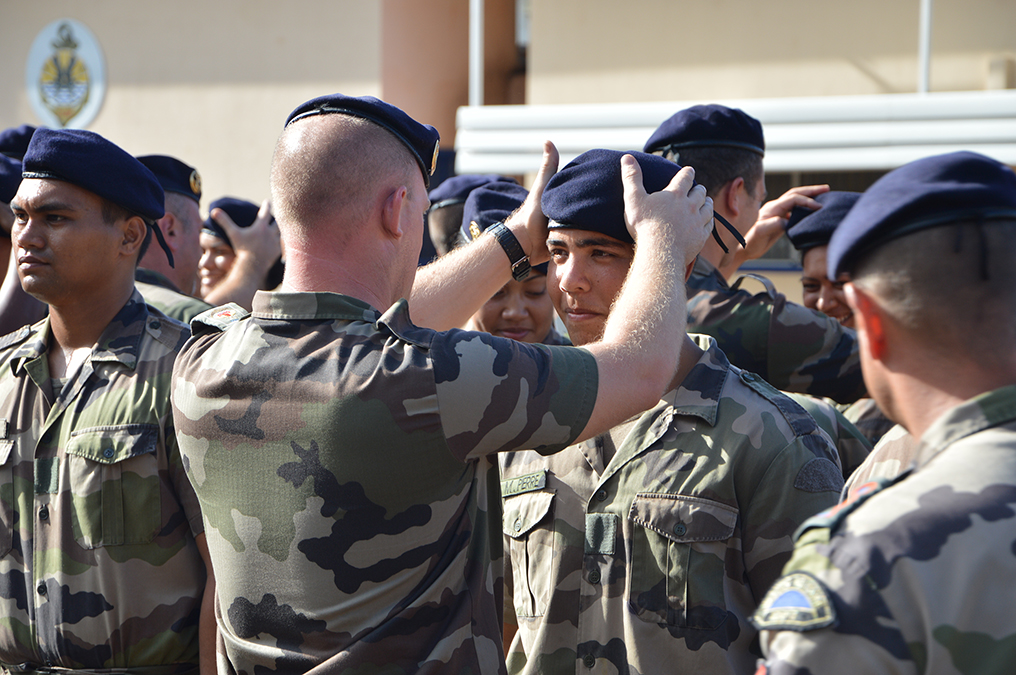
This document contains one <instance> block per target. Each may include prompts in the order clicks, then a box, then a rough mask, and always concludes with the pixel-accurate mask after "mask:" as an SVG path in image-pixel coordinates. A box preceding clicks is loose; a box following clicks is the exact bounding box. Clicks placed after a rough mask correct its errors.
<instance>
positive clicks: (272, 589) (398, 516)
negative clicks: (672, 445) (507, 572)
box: [173, 292, 597, 675]
mask: <svg viewBox="0 0 1016 675" xmlns="http://www.w3.org/2000/svg"><path fill="white" fill-rule="evenodd" d="M253 308H254V311H253V313H252V314H251V315H250V316H249V317H248V316H245V315H246V313H245V312H244V311H243V310H242V309H240V308H239V307H236V306H235V305H233V306H231V307H227V308H225V309H219V310H212V311H211V312H209V313H208V314H206V315H202V316H199V317H198V318H197V319H195V320H194V322H193V323H192V326H193V328H194V333H195V334H194V338H193V339H192V340H191V342H190V343H188V345H187V346H186V347H185V348H184V349H183V351H182V353H181V355H180V358H179V359H178V361H177V366H176V370H175V374H174V381H173V403H174V410H175V413H176V419H177V424H178V436H179V441H180V447H181V449H182V452H183V454H184V457H185V460H186V461H187V465H188V466H187V470H188V472H189V475H190V477H191V480H192V481H193V483H194V486H195V489H196V491H197V495H198V498H199V500H200V502H201V507H202V511H203V515H204V518H205V526H206V527H205V531H206V534H207V541H208V548H209V552H210V553H211V558H212V566H213V568H214V569H215V570H216V571H217V578H216V589H217V593H218V602H217V607H216V609H217V612H216V613H217V616H216V619H217V621H218V624H219V631H220V633H221V635H222V637H223V639H224V643H225V644H224V647H225V651H226V654H227V655H228V660H229V663H230V665H231V666H232V668H233V669H234V670H235V671H236V672H238V673H240V672H243V673H249V674H251V675H254V674H256V673H267V672H282V673H302V672H307V671H312V672H315V673H318V672H339V671H342V672H345V671H347V670H348V671H350V672H353V671H355V672H356V673H360V674H369V673H382V672H383V673H414V672H421V673H422V672H425V673H438V672H440V673H455V674H458V673H496V672H502V673H503V672H504V660H503V655H502V648H501V625H500V619H501V606H502V595H501V575H502V573H501V560H500V555H501V553H500V550H501V537H500V530H499V521H495V522H493V523H492V522H490V519H491V518H492V517H493V516H492V514H491V513H490V510H489V509H488V502H489V500H490V499H491V494H493V499H494V504H497V497H496V492H494V493H491V490H496V488H497V468H496V463H494V462H493V461H492V460H491V459H488V457H487V455H488V454H490V453H494V452H497V451H503V450H511V449H516V448H519V447H542V448H544V449H545V450H551V449H561V448H563V447H566V446H567V445H568V444H569V443H571V442H573V441H574V439H575V438H576V437H577V436H578V434H579V432H580V431H581V430H582V429H583V428H584V427H585V425H586V422H587V421H588V418H589V415H590V414H591V412H592V407H593V404H594V402H595V399H596V385H597V375H596V362H595V360H594V359H593V357H592V355H591V354H589V352H587V351H585V350H582V349H577V348H574V347H547V346H543V345H526V344H522V343H518V342H514V341H513V340H508V339H504V338H497V337H493V336H491V335H488V334H486V333H472V332H468V331H460V330H453V331H449V332H447V333H438V332H435V331H432V330H429V329H424V328H418V327H416V326H414V325H413V324H412V323H411V322H410V319H409V313H408V310H407V307H406V304H405V302H404V301H400V302H398V303H396V304H395V305H393V306H392V307H391V308H390V309H389V310H388V311H387V312H385V313H384V315H381V314H380V313H379V312H378V311H377V310H375V309H373V308H371V307H370V306H369V305H367V304H365V303H363V302H361V301H359V300H355V299H353V298H349V297H346V296H342V295H337V294H331V293H265V292H259V293H258V294H257V295H255V297H254V307H253ZM488 481H489V482H488ZM220 665H221V664H220Z"/></svg>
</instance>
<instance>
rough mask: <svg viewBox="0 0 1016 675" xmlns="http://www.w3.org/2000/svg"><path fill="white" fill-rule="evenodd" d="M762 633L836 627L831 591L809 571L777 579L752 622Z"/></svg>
mask: <svg viewBox="0 0 1016 675" xmlns="http://www.w3.org/2000/svg"><path fill="white" fill-rule="evenodd" d="M749 620H750V621H751V624H752V625H753V626H755V627H756V628H757V629H759V630H796V631H808V630H815V629H817V628H827V627H829V626H835V625H836V611H835V609H834V608H833V603H832V600H831V599H830V597H829V591H828V590H826V587H825V586H824V585H823V584H822V582H820V581H819V580H818V579H816V578H815V577H813V576H812V575H810V574H808V573H807V572H792V573H790V574H788V575H787V576H785V577H781V578H780V579H777V581H776V583H775V584H773V587H772V588H770V589H769V592H768V593H766V596H765V597H764V598H762V602H761V604H759V606H758V609H757V610H756V611H755V614H753V615H752V617H751V618H750V619H749Z"/></svg>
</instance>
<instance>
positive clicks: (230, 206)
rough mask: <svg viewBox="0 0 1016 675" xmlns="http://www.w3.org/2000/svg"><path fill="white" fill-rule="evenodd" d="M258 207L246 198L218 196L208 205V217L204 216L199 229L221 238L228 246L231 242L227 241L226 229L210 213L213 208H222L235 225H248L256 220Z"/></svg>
mask: <svg viewBox="0 0 1016 675" xmlns="http://www.w3.org/2000/svg"><path fill="white" fill-rule="evenodd" d="M260 208H261V207H259V206H258V205H257V204H255V203H253V202H249V201H247V200H246V199H236V198H235V197H220V198H219V199H216V200H215V201H214V202H212V203H211V204H209V205H208V214H209V215H208V217H207V218H205V222H203V223H202V224H201V230H202V231H203V232H207V233H208V234H210V235H212V236H215V237H218V238H219V239H222V240H223V241H225V242H226V243H227V244H229V245H230V246H232V245H233V242H231V241H229V237H228V236H226V231H225V230H223V229H222V226H221V225H219V224H218V223H217V222H215V221H214V220H213V219H212V216H211V213H212V211H213V210H214V209H222V210H223V211H225V212H226V215H228V216H229V217H230V218H231V219H232V220H233V222H234V223H236V226H237V227H250V226H251V225H253V224H254V221H255V220H257V217H258V210H259V209H260Z"/></svg>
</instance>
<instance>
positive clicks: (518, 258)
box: [487, 223, 530, 281]
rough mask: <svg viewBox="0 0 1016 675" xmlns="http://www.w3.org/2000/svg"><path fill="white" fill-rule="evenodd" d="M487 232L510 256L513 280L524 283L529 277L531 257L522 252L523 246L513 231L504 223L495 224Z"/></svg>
mask: <svg viewBox="0 0 1016 675" xmlns="http://www.w3.org/2000/svg"><path fill="white" fill-rule="evenodd" d="M487 231H488V232H490V233H491V234H492V235H494V238H495V239H497V243H499V244H501V248H503V249H504V252H505V254H507V256H508V262H510V263H511V266H512V278H513V279H515V281H522V280H523V279H525V278H526V277H528V276H529V269H530V266H529V256H527V255H526V252H525V251H523V250H522V244H520V243H519V240H518V239H516V238H515V235H514V234H512V231H511V230H509V229H508V228H507V227H505V226H504V223H494V224H493V225H491V226H490V227H489V228H487Z"/></svg>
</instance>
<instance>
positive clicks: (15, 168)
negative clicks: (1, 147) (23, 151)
mask: <svg viewBox="0 0 1016 675" xmlns="http://www.w3.org/2000/svg"><path fill="white" fill-rule="evenodd" d="M20 185H21V162H20V161H19V160H17V159H11V158H10V157H6V156H4V155H0V202H3V203H4V204H10V203H11V200H12V199H14V195H16V194H18V186H20Z"/></svg>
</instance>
